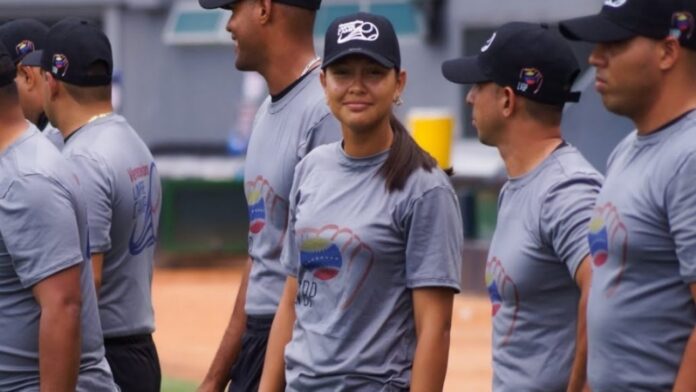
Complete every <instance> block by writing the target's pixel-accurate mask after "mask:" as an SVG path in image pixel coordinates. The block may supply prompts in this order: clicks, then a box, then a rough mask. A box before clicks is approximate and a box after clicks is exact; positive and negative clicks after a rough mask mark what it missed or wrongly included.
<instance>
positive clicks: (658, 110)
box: [561, 0, 696, 392]
mask: <svg viewBox="0 0 696 392" xmlns="http://www.w3.org/2000/svg"><path fill="white" fill-rule="evenodd" d="M695 12H696V2H694V1H693V0H689V1H682V0H660V1H653V0H628V1H625V0H624V1H619V0H607V1H605V3H604V6H603V7H602V9H601V11H600V13H599V14H598V15H592V16H587V17H582V18H577V19H573V20H568V21H565V22H562V23H561V31H562V32H563V33H564V34H565V35H566V36H567V37H569V38H571V39H576V40H583V41H589V42H594V43H596V45H595V48H594V50H593V52H592V54H591V55H590V58H589V62H590V64H591V65H593V66H595V67H596V68H597V76H596V82H595V86H596V88H597V91H598V92H599V93H600V95H601V96H602V101H603V103H604V106H606V108H607V109H608V110H609V111H611V112H613V113H616V114H619V115H622V116H625V117H628V118H629V119H631V120H632V121H633V123H634V124H635V127H636V130H635V131H634V132H631V133H630V134H629V135H628V136H626V137H625V138H624V140H622V141H621V142H620V143H619V145H618V146H617V147H616V148H615V149H614V151H613V152H612V154H611V156H610V158H609V161H608V164H607V178H606V181H605V183H604V186H603V187H602V190H601V192H600V193H599V196H598V198H597V206H596V208H595V211H594V215H593V218H592V221H591V224H590V235H589V241H590V247H591V250H592V256H593V261H594V268H593V276H592V287H591V290H590V296H589V303H588V324H587V327H588V341H589V362H588V377H589V382H590V387H591V388H592V390H593V391H595V392H601V391H628V390H631V391H636V390H650V391H671V390H674V391H696V333H695V331H696V329H695V328H696V304H695V303H694V301H695V300H696V181H694V179H695V178H696V113H695V112H694V110H695V109H696V72H695V70H696V37H695V36H694V33H695V30H696V23H695V22H694V17H695V16H696V15H695V14H694V13H695Z"/></svg>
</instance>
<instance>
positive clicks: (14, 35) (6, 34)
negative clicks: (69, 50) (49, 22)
mask: <svg viewBox="0 0 696 392" xmlns="http://www.w3.org/2000/svg"><path fill="white" fill-rule="evenodd" d="M46 33H48V26H46V25H45V24H43V23H41V22H39V21H38V20H36V19H29V18H25V19H15V20H12V21H10V22H7V23H5V24H3V25H2V26H0V41H2V43H3V44H4V45H5V48H6V49H7V51H8V52H9V54H10V56H11V57H12V61H13V62H14V63H15V64H18V63H19V62H21V63H22V64H23V65H30V66H36V67H38V66H39V65H40V61H41V54H40V52H39V51H40V50H41V49H42V48H43V47H44V43H45V42H46ZM37 53H38V55H37Z"/></svg>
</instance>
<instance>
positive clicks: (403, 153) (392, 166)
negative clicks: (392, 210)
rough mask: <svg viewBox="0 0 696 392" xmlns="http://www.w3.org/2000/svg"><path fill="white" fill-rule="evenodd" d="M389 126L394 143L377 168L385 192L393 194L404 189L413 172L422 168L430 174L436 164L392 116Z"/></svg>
mask: <svg viewBox="0 0 696 392" xmlns="http://www.w3.org/2000/svg"><path fill="white" fill-rule="evenodd" d="M389 124H390V125H391V128H392V131H393V132H394V141H393V142H392V145H391V148H390V150H389V156H388V157H387V160H386V161H385V162H384V164H383V165H382V167H380V168H379V172H378V173H379V174H380V175H381V176H382V177H384V183H385V186H386V187H387V190H388V191H389V192H393V191H397V190H402V189H404V186H405V185H406V181H407V180H408V178H409V177H410V176H411V174H413V172H414V171H416V170H418V169H419V168H423V169H425V170H426V171H428V172H430V171H432V169H433V168H434V167H437V162H436V161H435V158H433V157H432V156H430V154H428V153H427V152H426V151H425V150H423V149H422V148H420V146H419V145H418V144H417V143H416V141H415V140H413V138H412V137H411V135H410V134H409V133H408V131H407V130H406V127H404V125H403V124H402V123H401V121H399V119H397V118H396V116H394V115H393V114H392V115H391V118H390V119H389Z"/></svg>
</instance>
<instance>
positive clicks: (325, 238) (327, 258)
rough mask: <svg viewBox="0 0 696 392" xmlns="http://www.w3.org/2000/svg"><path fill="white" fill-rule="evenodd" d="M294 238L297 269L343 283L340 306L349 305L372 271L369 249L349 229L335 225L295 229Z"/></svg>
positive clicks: (371, 254) (321, 279)
mask: <svg viewBox="0 0 696 392" xmlns="http://www.w3.org/2000/svg"><path fill="white" fill-rule="evenodd" d="M297 239H298V244H299V246H300V265H301V268H302V269H305V270H307V271H309V272H311V274H312V276H313V277H314V278H315V279H317V280H319V281H323V282H327V283H328V282H332V284H343V285H346V290H348V291H347V295H346V296H345V297H344V298H345V300H344V301H343V303H342V304H341V308H342V309H346V308H348V307H350V305H351V304H352V303H353V301H354V300H355V298H356V297H357V296H358V295H359V294H360V290H361V289H362V287H363V285H364V284H365V281H366V280H367V277H368V275H369V274H370V271H371V270H372V265H373V264H374V252H373V251H372V249H371V248H370V247H369V246H368V245H367V244H365V243H364V242H363V241H362V240H361V239H360V237H359V236H358V235H357V234H355V233H354V232H353V231H352V230H350V229H347V228H339V227H338V226H336V225H326V226H324V227H322V228H320V229H313V228H304V229H298V230H297ZM348 274H350V275H348ZM341 277H342V278H341ZM355 277H357V279H356V278H355ZM338 278H341V279H338ZM334 281H335V283H333V282H334ZM348 286H350V287H348Z"/></svg>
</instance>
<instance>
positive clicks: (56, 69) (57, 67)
mask: <svg viewBox="0 0 696 392" xmlns="http://www.w3.org/2000/svg"><path fill="white" fill-rule="evenodd" d="M69 65H70V62H69V61H68V58H67V57H65V55H64V54H54V55H53V66H52V67H51V73H52V74H54V75H60V76H61V77H65V74H66V73H67V72H68V66H69Z"/></svg>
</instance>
